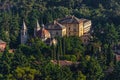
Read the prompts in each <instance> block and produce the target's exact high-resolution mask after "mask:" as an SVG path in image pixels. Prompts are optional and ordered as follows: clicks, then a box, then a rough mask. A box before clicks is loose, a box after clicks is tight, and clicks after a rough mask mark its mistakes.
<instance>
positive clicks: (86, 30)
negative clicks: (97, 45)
mask: <svg viewBox="0 0 120 80" xmlns="http://www.w3.org/2000/svg"><path fill="white" fill-rule="evenodd" d="M80 20H81V21H82V22H83V34H88V33H90V31H91V27H92V22H91V20H88V19H83V18H82V19H80Z"/></svg>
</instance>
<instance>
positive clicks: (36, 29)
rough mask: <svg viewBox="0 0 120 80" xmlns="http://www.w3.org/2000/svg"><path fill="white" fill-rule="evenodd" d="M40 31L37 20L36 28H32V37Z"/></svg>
mask: <svg viewBox="0 0 120 80" xmlns="http://www.w3.org/2000/svg"><path fill="white" fill-rule="evenodd" d="M39 30H40V25H39V22H38V20H37V25H36V27H35V28H34V37H36V36H37V35H36V34H37V32H38V31H39Z"/></svg>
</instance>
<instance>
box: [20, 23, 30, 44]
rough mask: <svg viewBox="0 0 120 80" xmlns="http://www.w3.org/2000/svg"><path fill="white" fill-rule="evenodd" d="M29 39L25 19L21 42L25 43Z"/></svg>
mask: <svg viewBox="0 0 120 80" xmlns="http://www.w3.org/2000/svg"><path fill="white" fill-rule="evenodd" d="M27 39H28V34H27V27H26V25H25V22H24V21H23V26H22V29H21V44H25V43H26V42H27Z"/></svg>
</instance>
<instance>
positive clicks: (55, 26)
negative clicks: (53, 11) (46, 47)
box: [46, 21, 66, 38]
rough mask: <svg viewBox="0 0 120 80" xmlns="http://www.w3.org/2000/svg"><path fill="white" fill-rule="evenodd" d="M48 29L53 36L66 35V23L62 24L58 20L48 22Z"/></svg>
mask: <svg viewBox="0 0 120 80" xmlns="http://www.w3.org/2000/svg"><path fill="white" fill-rule="evenodd" d="M46 29H47V30H48V31H49V32H50V34H51V38H54V37H57V36H59V37H63V36H65V35H66V27H65V26H64V25H61V24H60V23H58V22H57V21H54V22H53V23H49V24H47V25H46Z"/></svg>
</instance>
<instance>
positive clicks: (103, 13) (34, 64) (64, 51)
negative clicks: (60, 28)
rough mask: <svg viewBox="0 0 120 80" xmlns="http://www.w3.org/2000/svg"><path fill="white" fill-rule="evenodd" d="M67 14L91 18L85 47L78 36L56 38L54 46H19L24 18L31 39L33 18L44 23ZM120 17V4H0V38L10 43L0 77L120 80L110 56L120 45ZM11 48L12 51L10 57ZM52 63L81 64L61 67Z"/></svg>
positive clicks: (112, 0) (46, 0) (65, 0)
mask: <svg viewBox="0 0 120 80" xmlns="http://www.w3.org/2000/svg"><path fill="white" fill-rule="evenodd" d="M66 15H75V16H76V17H78V18H87V19H90V20H92V32H93V33H91V34H92V36H93V37H92V38H91V42H90V44H88V45H87V46H84V45H83V44H82V42H81V40H80V39H79V38H78V37H64V38H58V44H57V45H56V46H54V45H52V46H47V45H46V44H44V43H43V42H42V41H41V40H40V39H39V38H35V39H33V38H31V39H30V40H29V41H28V42H29V43H31V46H29V45H20V44H19V43H20V28H21V26H22V22H23V20H25V22H26V24H27V27H28V32H29V36H30V37H32V36H33V28H34V27H35V26H36V21H37V20H39V23H40V24H43V23H44V24H46V23H49V22H52V21H53V20H54V19H57V18H63V17H65V16H66ZM119 19H120V2H119V0H10V1H9V0H0V39H2V40H4V41H6V42H7V44H8V47H7V48H6V50H5V52H3V53H0V57H1V58H0V79H1V80H119V77H120V75H119V74H120V71H119V69H120V63H119V62H116V61H115V56H114V53H113V46H114V45H118V43H119V41H120V28H119V27H120V20H119ZM9 48H15V49H16V51H15V53H14V54H9V52H8V49H9ZM52 59H56V60H58V61H59V60H69V61H73V62H80V63H79V64H78V65H77V66H76V65H72V66H65V67H61V66H60V65H59V64H58V65H54V64H53V63H51V61H50V60H52ZM109 69H111V70H113V72H112V73H111V72H109Z"/></svg>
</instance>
